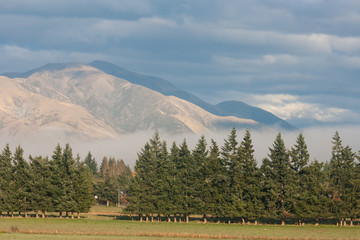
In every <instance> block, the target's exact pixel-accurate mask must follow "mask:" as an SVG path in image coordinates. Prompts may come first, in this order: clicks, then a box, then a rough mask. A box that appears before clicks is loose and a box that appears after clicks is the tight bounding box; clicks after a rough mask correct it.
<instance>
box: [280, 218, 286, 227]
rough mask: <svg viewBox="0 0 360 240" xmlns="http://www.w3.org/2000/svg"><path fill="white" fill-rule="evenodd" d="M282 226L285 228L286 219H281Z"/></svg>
mask: <svg viewBox="0 0 360 240" xmlns="http://www.w3.org/2000/svg"><path fill="white" fill-rule="evenodd" d="M281 226H285V219H284V218H282V219H281Z"/></svg>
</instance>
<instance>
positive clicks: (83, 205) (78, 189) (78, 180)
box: [72, 157, 94, 218]
mask: <svg viewBox="0 0 360 240" xmlns="http://www.w3.org/2000/svg"><path fill="white" fill-rule="evenodd" d="M79 159H80V158H79V157H78V158H77V159H76V162H75V173H74V178H73V184H74V190H75V195H74V200H75V206H74V208H73V211H75V212H77V214H78V218H80V213H82V212H88V211H89V210H90V208H91V206H92V205H93V203H94V195H93V185H92V176H93V175H92V174H93V173H92V171H91V169H89V168H88V167H87V166H86V165H85V163H83V162H80V161H79ZM72 217H73V215H72Z"/></svg>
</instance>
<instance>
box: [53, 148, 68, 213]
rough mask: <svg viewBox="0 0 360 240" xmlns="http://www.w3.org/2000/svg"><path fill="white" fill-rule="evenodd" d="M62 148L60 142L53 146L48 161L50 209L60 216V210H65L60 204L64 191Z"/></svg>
mask: <svg viewBox="0 0 360 240" xmlns="http://www.w3.org/2000/svg"><path fill="white" fill-rule="evenodd" d="M62 158H63V155H62V148H61V147H60V144H58V145H57V146H56V147H55V150H54V152H53V155H52V159H51V162H50V169H51V172H52V178H51V199H52V204H51V205H52V209H51V210H52V211H56V212H59V215H60V217H62V212H64V211H65V208H64V205H63V204H62V201H63V196H64V194H65V192H64V188H65V187H64V186H63V176H64V166H63V165H64V164H63V160H62Z"/></svg>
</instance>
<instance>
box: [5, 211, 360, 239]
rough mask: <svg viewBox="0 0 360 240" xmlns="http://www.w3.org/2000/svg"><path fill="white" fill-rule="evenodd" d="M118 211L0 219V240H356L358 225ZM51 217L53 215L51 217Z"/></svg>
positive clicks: (359, 237) (359, 231)
mask: <svg viewBox="0 0 360 240" xmlns="http://www.w3.org/2000/svg"><path fill="white" fill-rule="evenodd" d="M121 212H122V209H121V208H116V207H102V206H96V207H93V208H92V209H91V211H90V213H88V214H84V215H83V218H82V219H69V218H67V219H66V218H63V219H59V218H56V217H49V218H46V219H41V218H38V219H36V218H27V219H25V218H0V239H36V240H42V239H71V240H77V239H142V240H145V239H164V240H169V239H181V240H183V239H253V240H256V239H264V240H265V239H269V240H275V239H283V240H288V239H307V240H311V239H359V240H360V226H353V227H350V226H347V227H337V226H334V225H320V226H313V225H305V226H295V225H286V226H280V225H257V226H255V225H240V224H223V223H221V224H216V223H207V224H203V223H200V222H190V223H167V222H152V223H151V222H142V223H141V222H138V221H129V220H118V219H119V218H118V217H119V214H121ZM51 216H54V214H52V215H51Z"/></svg>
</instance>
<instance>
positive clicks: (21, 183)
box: [13, 146, 33, 217]
mask: <svg viewBox="0 0 360 240" xmlns="http://www.w3.org/2000/svg"><path fill="white" fill-rule="evenodd" d="M23 154H24V150H23V149H22V148H21V147H20V146H18V147H17V148H16V149H15V153H14V170H13V171H14V172H13V176H14V186H15V191H16V192H15V204H16V208H17V209H16V210H18V211H19V212H24V213H25V217H27V212H28V211H29V210H31V207H32V206H31V188H32V181H33V179H32V176H31V171H30V167H29V164H28V163H27V162H26V161H25V159H24V157H23Z"/></svg>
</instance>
